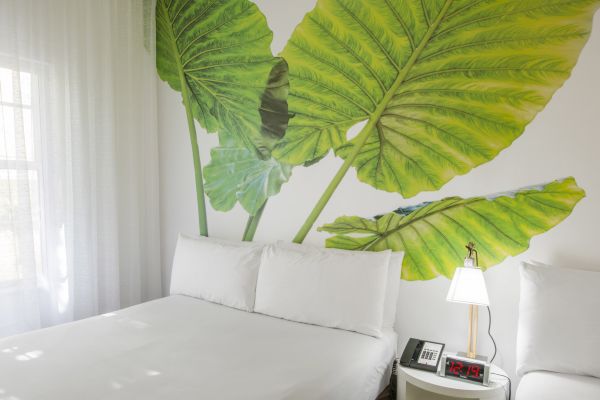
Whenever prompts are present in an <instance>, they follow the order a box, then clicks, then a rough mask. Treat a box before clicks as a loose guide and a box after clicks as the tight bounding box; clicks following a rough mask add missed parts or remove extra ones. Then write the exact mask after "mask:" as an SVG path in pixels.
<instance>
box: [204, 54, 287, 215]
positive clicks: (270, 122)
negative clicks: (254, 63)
mask: <svg viewBox="0 0 600 400" xmlns="http://www.w3.org/2000/svg"><path fill="white" fill-rule="evenodd" d="M288 90H289V82H288V68H287V64H286V62H285V61H284V60H281V61H280V62H279V63H277V64H276V65H275V67H273V69H272V70H271V73H270V75H269V80H268V83H267V90H265V92H264V93H263V95H262V96H261V107H260V115H261V119H262V133H263V135H265V136H266V137H271V138H272V139H273V140H278V139H280V137H278V136H279V132H285V130H286V129H287V123H288V119H289V118H288V115H287V93H288ZM281 110H284V111H285V113H282V112H280V111H281ZM222 142H223V141H222ZM224 144H225V145H226V146H221V147H217V148H214V149H212V150H211V162H210V163H209V164H208V165H207V166H206V167H205V168H204V179H205V181H206V185H205V189H206V194H207V195H208V197H209V199H210V202H211V205H212V206H213V208H214V209H215V210H218V211H229V210H231V208H233V206H234V205H235V203H236V201H239V202H240V204H241V205H242V207H244V209H245V210H246V211H247V212H248V213H249V214H250V215H256V214H257V212H258V211H259V209H261V207H262V206H263V205H264V204H265V201H266V200H267V198H268V197H270V196H274V195H275V194H277V193H279V190H280V189H281V185H283V184H284V183H285V182H287V181H288V179H289V177H290V175H291V170H292V168H291V166H289V165H284V164H281V163H279V162H278V161H277V160H275V159H274V158H272V157H269V158H266V157H259V156H258V155H257V154H256V152H254V151H248V150H247V149H245V148H243V147H239V146H236V143H235V142H233V143H224Z"/></svg>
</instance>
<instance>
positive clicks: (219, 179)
mask: <svg viewBox="0 0 600 400" xmlns="http://www.w3.org/2000/svg"><path fill="white" fill-rule="evenodd" d="M210 153H211V162H210V163H209V164H208V165H207V166H206V167H205V168H204V177H205V179H206V194H207V195H208V197H209V198H210V201H211V204H212V206H213V208H214V209H215V210H218V211H229V210H231V209H232V208H233V206H234V205H235V203H236V201H239V202H240V204H241V205H242V207H244V209H245V210H246V211H247V212H248V213H249V214H250V215H255V214H256V213H257V212H258V210H259V209H260V208H261V207H262V205H263V204H264V203H265V201H267V198H268V197H269V196H273V195H275V194H277V193H279V190H280V189H281V185H283V184H284V183H285V182H287V180H288V179H289V177H290V175H291V167H290V166H286V165H282V164H280V163H279V162H277V161H276V160H274V159H272V158H271V159H268V160H261V159H259V158H257V157H256V154H254V152H252V151H250V150H248V149H245V148H228V147H216V148H213V149H212V150H211V152H210Z"/></svg>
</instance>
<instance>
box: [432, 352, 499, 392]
mask: <svg viewBox="0 0 600 400" xmlns="http://www.w3.org/2000/svg"><path fill="white" fill-rule="evenodd" d="M438 374H439V375H440V376H445V377H447V378H452V379H459V380H461V381H467V382H472V383H478V384H480V385H484V386H487V385H488V384H489V381H490V363H488V362H485V361H482V360H475V359H473V358H467V357H461V356H458V355H456V354H449V353H444V354H443V355H442V359H441V362H440V367H439V370H438Z"/></svg>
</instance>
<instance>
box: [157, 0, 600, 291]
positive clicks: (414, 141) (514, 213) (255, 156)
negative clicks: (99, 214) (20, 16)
mask: <svg viewBox="0 0 600 400" xmlns="http://www.w3.org/2000/svg"><path fill="white" fill-rule="evenodd" d="M599 6H600V1H599V0H568V1H567V0H562V1H548V0H529V1H526V2H520V1H511V0H490V1H481V0H455V1H452V0H426V1H425V0H421V1H417V0H404V1H401V0H318V1H317V4H316V6H315V8H314V9H313V10H312V11H310V12H309V13H307V14H306V16H305V17H304V19H303V20H302V22H301V23H300V24H299V25H298V26H297V27H296V29H295V31H294V33H293V34H292V36H291V38H290V39H289V40H288V42H287V44H286V46H285V48H284V50H283V51H282V52H281V54H279V56H278V57H275V56H273V54H272V53H271V50H270V45H271V40H272V36H273V34H272V32H271V30H270V29H269V27H268V25H267V22H266V19H265V17H264V15H263V14H262V13H261V12H260V10H259V8H258V7H257V6H256V5H255V4H254V3H252V2H250V1H248V0H218V1H215V0H212V1H211V0H158V1H157V5H156V25H157V41H156V46H157V69H158V73H159V75H160V77H161V79H163V80H164V81H166V82H167V83H168V84H169V85H170V86H171V87H172V88H173V89H174V90H177V91H179V92H181V95H182V98H183V104H184V106H185V109H186V114H187V121H188V128H189V135H190V139H191V145H192V154H193V159H194V168H195V178H196V191H197V202H198V215H199V226H200V233H201V234H202V235H208V223H207V220H206V205H205V200H204V199H205V196H206V197H208V198H209V200H210V202H211V205H212V207H213V208H214V209H216V210H219V211H229V210H231V209H232V208H233V207H234V205H235V204H236V203H238V202H239V203H240V205H241V206H242V207H243V208H244V209H245V210H246V211H247V212H248V214H249V218H248V222H247V224H246V229H245V232H244V236H243V240H252V238H253V237H254V233H255V232H256V229H257V226H258V224H259V222H260V218H261V215H262V213H263V211H264V210H265V206H266V204H267V200H268V198H269V197H271V196H274V195H276V194H277V193H278V192H279V191H280V189H281V186H282V185H283V184H284V183H286V182H288V181H289V180H290V177H291V174H292V170H293V168H294V167H297V166H302V167H310V166H311V165H313V164H315V163H317V162H318V161H319V160H321V159H322V158H323V157H325V156H326V155H327V154H328V153H329V151H330V150H333V151H334V153H335V155H336V156H338V157H341V158H342V159H344V163H343V165H342V166H341V168H340V169H339V170H338V171H337V172H335V171H332V178H331V182H330V183H329V185H328V186H327V188H326V189H325V191H324V192H323V194H322V196H321V198H320V199H319V201H318V202H317V204H315V206H314V208H313V209H312V210H311V211H310V213H309V215H308V217H307V219H306V221H305V222H304V224H303V226H302V227H300V228H299V231H298V233H297V234H296V236H295V237H294V241H295V242H297V243H301V242H302V241H303V240H304V238H305V237H306V235H307V234H308V232H309V231H310V230H311V229H312V228H313V225H314V223H315V221H316V220H317V218H318V216H319V215H320V213H321V211H322V210H323V209H324V208H325V207H326V206H327V204H328V202H329V199H330V198H331V196H332V194H333V193H334V192H335V190H336V188H337V186H338V185H339V183H340V182H341V181H342V180H343V179H344V177H345V174H346V172H347V171H348V170H349V169H350V168H351V167H353V168H356V170H357V175H358V178H359V179H360V180H361V181H362V182H364V183H366V184H369V185H371V186H373V187H374V188H376V189H380V190H385V191H389V192H397V193H398V194H399V195H401V196H402V197H404V198H410V197H413V196H415V195H417V194H419V193H420V192H423V191H434V190H438V189H440V188H441V187H442V186H443V185H444V184H446V183H447V182H448V181H450V180H451V179H452V178H453V177H455V176H457V175H462V174H466V173H467V172H469V171H470V170H471V169H473V168H475V167H477V166H478V165H481V164H483V163H486V162H488V161H491V160H492V159H494V158H495V157H496V156H497V155H498V153H499V152H500V151H502V150H504V149H506V148H507V147H509V146H510V145H511V144H512V142H513V141H514V140H515V139H516V138H518V137H519V136H520V135H521V134H522V133H523V131H524V129H525V126H526V125H527V124H528V123H529V122H530V121H531V120H532V119H533V118H534V117H535V115H536V114H537V113H538V112H539V111H540V110H542V109H543V107H544V106H545V105H546V104H547V103H548V101H549V100H550V98H551V97H552V95H553V94H554V92H555V91H556V90H557V89H558V88H559V87H560V86H561V85H562V84H563V83H564V82H565V81H566V80H567V79H568V77H569V76H570V73H571V70H572V68H573V66H574V65H575V63H576V61H577V58H578V56H579V53H580V51H581V49H582V48H583V46H584V44H585V43H586V41H587V39H588V37H589V34H590V31H591V26H592V18H593V15H594V12H595V11H596V9H597V8H598V7H599ZM194 120H196V121H198V123H199V124H200V126H202V127H203V128H204V129H205V130H206V131H207V132H209V133H216V134H218V136H219V146H218V147H216V148H213V149H211V160H210V163H208V164H207V165H205V166H203V165H202V163H201V160H200V155H199V151H198V143H197V134H196V130H195V126H194ZM359 122H363V123H365V125H364V127H363V128H362V130H361V131H360V133H359V134H358V135H357V136H355V137H354V138H352V139H351V140H347V138H346V133H347V131H348V130H349V129H350V128H351V127H352V126H354V125H356V124H357V123H359ZM584 196H585V193H584V191H583V190H582V189H581V188H579V187H578V186H577V184H576V182H575V179H573V178H566V179H561V180H557V181H554V182H551V183H548V184H545V185H539V186H536V187H530V188H525V189H520V190H517V191H514V192H511V193H503V194H498V195H492V196H483V197H474V198H466V199H463V198H460V197H450V198H446V199H442V200H439V201H434V202H430V203H425V204H420V205H416V206H413V207H407V208H400V209H398V210H395V211H393V212H391V213H389V214H385V215H382V216H377V217H375V218H362V217H358V216H354V217H348V216H342V217H339V218H338V219H336V221H334V222H333V223H330V224H326V225H325V226H322V227H320V228H319V230H322V231H325V232H328V233H331V234H333V236H331V237H330V238H329V239H328V240H327V242H326V245H327V246H329V247H337V248H343V249H360V250H374V251H378V250H383V249H392V250H396V251H398V250H403V251H405V252H406V256H405V257H404V263H403V271H402V278H403V279H408V280H417V279H420V280H423V279H432V278H434V277H436V276H438V275H444V276H447V277H451V276H452V274H453V271H454V268H455V267H456V266H457V265H459V264H460V263H461V261H462V258H463V256H464V254H463V245H464V243H466V242H467V241H469V240H473V239H474V238H476V239H477V242H478V244H479V251H480V255H481V260H482V264H483V268H485V267H486V266H491V265H494V264H497V263H500V262H501V261H502V260H504V259H505V258H506V257H508V256H511V255H517V254H519V253H521V252H523V251H525V250H526V249H527V248H528V246H529V241H530V239H531V238H532V237H533V236H535V235H538V234H540V233H543V232H546V231H547V230H549V229H550V228H552V227H554V226H556V225H557V224H558V223H560V222H561V221H562V220H563V219H565V218H566V217H567V216H568V215H569V214H570V213H571V211H572V210H573V208H574V207H575V205H576V204H577V202H578V201H579V200H581V199H582V198H583V197H584Z"/></svg>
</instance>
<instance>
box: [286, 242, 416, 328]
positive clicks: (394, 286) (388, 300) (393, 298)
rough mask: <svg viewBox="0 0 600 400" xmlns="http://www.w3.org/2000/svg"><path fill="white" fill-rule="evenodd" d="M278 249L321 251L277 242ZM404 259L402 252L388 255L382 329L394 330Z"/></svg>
mask: <svg viewBox="0 0 600 400" xmlns="http://www.w3.org/2000/svg"><path fill="white" fill-rule="evenodd" d="M276 245H277V246H280V247H288V248H290V249H296V250H300V251H302V250H304V251H306V252H311V251H314V249H322V247H316V246H311V245H306V244H296V243H290V242H284V241H281V240H280V241H278V242H277V243H276ZM328 250H329V251H332V252H335V251H338V252H342V253H345V254H348V253H351V254H353V253H354V252H355V251H353V250H342V249H328ZM403 258H404V252H403V251H397V252H392V253H391V255H390V264H389V267H388V277H387V285H386V288H385V297H384V300H383V323H382V326H383V327H384V328H392V329H393V328H394V323H395V322H396V309H397V306H398V290H399V289H400V272H401V270H402V259H403Z"/></svg>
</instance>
